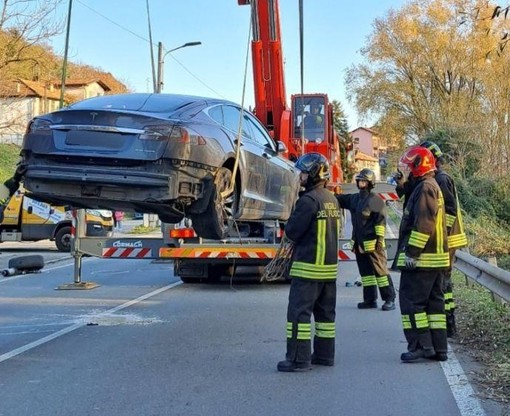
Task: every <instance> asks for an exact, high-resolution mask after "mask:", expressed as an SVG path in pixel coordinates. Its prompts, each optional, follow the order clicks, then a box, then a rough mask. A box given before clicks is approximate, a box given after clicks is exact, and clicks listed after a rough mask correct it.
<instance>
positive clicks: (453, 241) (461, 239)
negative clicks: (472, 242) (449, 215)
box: [448, 234, 468, 248]
mask: <svg viewBox="0 0 510 416" xmlns="http://www.w3.org/2000/svg"><path fill="white" fill-rule="evenodd" d="M467 243H468V241H467V237H466V234H455V235H449V236H448V247H449V248H456V247H465V246H467Z"/></svg>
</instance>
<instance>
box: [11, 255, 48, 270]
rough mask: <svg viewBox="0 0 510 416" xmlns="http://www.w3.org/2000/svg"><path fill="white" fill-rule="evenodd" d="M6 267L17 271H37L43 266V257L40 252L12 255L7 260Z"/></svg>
mask: <svg viewBox="0 0 510 416" xmlns="http://www.w3.org/2000/svg"><path fill="white" fill-rule="evenodd" d="M8 267H9V269H16V270H19V271H37V270H41V269H42V268H43V267H44V259H43V256H41V255H40V254H33V255H30V256H21V257H14V258H13V259H10V260H9V266H8Z"/></svg>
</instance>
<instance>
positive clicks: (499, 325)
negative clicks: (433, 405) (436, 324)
mask: <svg viewBox="0 0 510 416" xmlns="http://www.w3.org/2000/svg"><path fill="white" fill-rule="evenodd" d="M453 282H454V285H455V287H454V295H455V298H456V300H455V303H456V305H457V312H456V314H455V315H456V318H457V326H458V333H459V335H458V336H457V340H456V341H457V343H458V345H459V346H461V347H463V348H462V349H463V352H465V353H467V354H468V355H470V356H471V357H472V358H473V359H474V360H475V361H477V362H479V363H480V364H482V366H483V371H480V372H477V373H475V377H476V380H477V382H478V383H479V384H480V388H481V390H482V394H483V395H484V396H485V397H487V398H491V399H493V400H497V401H500V402H503V403H510V308H509V305H508V304H504V303H502V302H501V301H499V300H497V299H496V300H494V299H493V296H492V294H491V293H490V292H489V291H488V290H486V289H485V288H483V287H482V286H480V285H478V284H476V283H466V278H465V277H464V275H463V274H462V273H460V272H458V271H455V272H454V273H453Z"/></svg>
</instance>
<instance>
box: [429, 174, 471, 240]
mask: <svg viewBox="0 0 510 416" xmlns="http://www.w3.org/2000/svg"><path fill="white" fill-rule="evenodd" d="M436 181H437V183H438V185H439V187H440V188H441V192H442V193H443V198H444V207H445V211H446V229H447V231H448V247H449V248H450V249H456V248H460V247H465V246H467V237H466V233H465V232H464V224H463V222H462V214H461V212H460V205H459V198H458V195H457V191H456V189H455V184H454V182H453V179H452V177H451V176H450V175H448V173H446V172H445V171H444V170H441V169H438V170H437V171H436Z"/></svg>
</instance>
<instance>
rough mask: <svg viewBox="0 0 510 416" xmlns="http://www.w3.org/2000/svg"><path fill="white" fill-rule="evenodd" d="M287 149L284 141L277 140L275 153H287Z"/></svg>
mask: <svg viewBox="0 0 510 416" xmlns="http://www.w3.org/2000/svg"><path fill="white" fill-rule="evenodd" d="M287 151H288V149H287V146H286V145H285V143H283V142H281V141H279V140H278V144H277V145H276V153H278V154H279V155H280V154H282V153H287Z"/></svg>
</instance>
